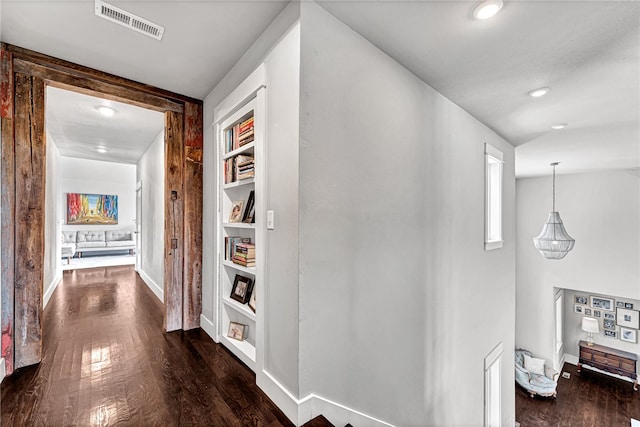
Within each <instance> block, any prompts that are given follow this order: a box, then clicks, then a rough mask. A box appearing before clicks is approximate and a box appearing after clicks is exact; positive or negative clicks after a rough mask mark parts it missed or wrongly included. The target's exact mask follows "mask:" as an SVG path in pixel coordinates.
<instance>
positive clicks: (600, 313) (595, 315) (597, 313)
mask: <svg viewBox="0 0 640 427" xmlns="http://www.w3.org/2000/svg"><path fill="white" fill-rule="evenodd" d="M593 317H602V312H601V311H600V310H593Z"/></svg>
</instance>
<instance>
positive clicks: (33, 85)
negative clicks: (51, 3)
mask: <svg viewBox="0 0 640 427" xmlns="http://www.w3.org/2000/svg"><path fill="white" fill-rule="evenodd" d="M14 75H15V126H14V129H15V186H16V198H15V220H16V224H15V227H16V228H15V305H14V307H15V329H14V332H15V341H14V367H15V368H16V369H17V368H21V367H23V366H29V365H33V364H34V363H38V362H39V361H40V359H41V357H42V321H41V314H42V293H43V289H42V285H43V281H44V215H45V212H44V200H45V176H46V173H45V166H46V163H45V162H46V156H45V153H46V148H45V131H44V87H45V86H44V80H42V79H40V78H38V77H33V76H27V75H24V74H19V73H15V74H14Z"/></svg>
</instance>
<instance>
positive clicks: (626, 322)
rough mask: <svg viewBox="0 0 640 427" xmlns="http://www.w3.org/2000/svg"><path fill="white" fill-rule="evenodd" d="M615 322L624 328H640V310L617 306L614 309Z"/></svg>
mask: <svg viewBox="0 0 640 427" xmlns="http://www.w3.org/2000/svg"><path fill="white" fill-rule="evenodd" d="M616 324H618V325H620V326H624V327H625V328H632V329H640V312H639V311H635V310H627V309H626V308H619V309H617V311H616Z"/></svg>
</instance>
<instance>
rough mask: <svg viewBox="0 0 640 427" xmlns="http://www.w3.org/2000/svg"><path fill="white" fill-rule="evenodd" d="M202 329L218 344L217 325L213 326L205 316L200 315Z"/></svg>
mask: <svg viewBox="0 0 640 427" xmlns="http://www.w3.org/2000/svg"><path fill="white" fill-rule="evenodd" d="M200 329H202V330H203V331H204V332H205V333H206V334H207V335H209V337H210V338H211V339H212V340H214V341H215V342H218V340H217V339H216V325H214V324H213V322H212V321H211V320H209V319H208V318H207V317H206V316H205V315H204V314H201V315H200Z"/></svg>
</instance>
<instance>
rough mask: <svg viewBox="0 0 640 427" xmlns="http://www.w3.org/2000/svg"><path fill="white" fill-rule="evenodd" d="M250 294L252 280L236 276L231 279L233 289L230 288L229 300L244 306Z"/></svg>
mask: <svg viewBox="0 0 640 427" xmlns="http://www.w3.org/2000/svg"><path fill="white" fill-rule="evenodd" d="M252 292H253V279H251V278H250V277H246V276H242V275H240V274H236V277H235V278H234V279H233V287H232V288H231V295H230V297H231V299H234V300H236V301H238V302H239V303H240V304H246V303H247V302H248V301H249V299H250V298H251V293H252Z"/></svg>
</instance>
